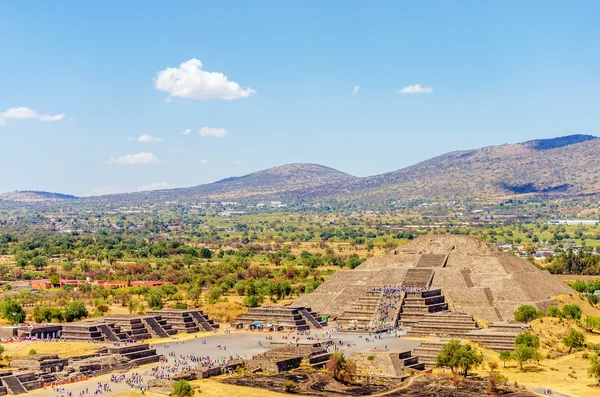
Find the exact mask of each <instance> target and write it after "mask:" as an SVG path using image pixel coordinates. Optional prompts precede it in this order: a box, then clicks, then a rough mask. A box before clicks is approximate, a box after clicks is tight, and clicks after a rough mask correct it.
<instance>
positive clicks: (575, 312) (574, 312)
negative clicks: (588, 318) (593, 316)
mask: <svg viewBox="0 0 600 397" xmlns="http://www.w3.org/2000/svg"><path fill="white" fill-rule="evenodd" d="M562 314H563V317H564V318H572V319H573V320H579V319H581V308H580V307H579V306H577V305H565V306H564V307H563V309H562Z"/></svg>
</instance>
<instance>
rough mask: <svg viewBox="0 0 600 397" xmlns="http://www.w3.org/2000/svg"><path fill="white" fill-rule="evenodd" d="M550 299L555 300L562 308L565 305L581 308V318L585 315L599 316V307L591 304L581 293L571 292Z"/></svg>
mask: <svg viewBox="0 0 600 397" xmlns="http://www.w3.org/2000/svg"><path fill="white" fill-rule="evenodd" d="M552 299H554V300H555V301H556V303H557V304H558V307H560V309H561V310H562V308H563V306H565V305H577V306H579V307H580V308H581V311H582V318H583V317H585V316H588V315H589V316H597V317H598V316H600V307H598V306H592V305H590V303H589V302H588V300H587V299H586V298H585V296H583V295H581V294H573V295H572V296H571V295H559V296H555V297H553V298H552Z"/></svg>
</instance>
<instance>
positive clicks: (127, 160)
mask: <svg viewBox="0 0 600 397" xmlns="http://www.w3.org/2000/svg"><path fill="white" fill-rule="evenodd" d="M158 162H159V160H158V158H157V157H156V156H155V155H154V153H145V152H141V153H136V154H126V155H125V156H119V157H118V158H116V159H115V158H113V157H111V158H110V159H109V160H108V164H122V165H137V164H153V163H158Z"/></svg>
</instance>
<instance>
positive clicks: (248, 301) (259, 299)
mask: <svg viewBox="0 0 600 397" xmlns="http://www.w3.org/2000/svg"><path fill="white" fill-rule="evenodd" d="M263 301H264V296H262V295H249V296H246V297H244V305H246V306H248V307H258V306H260V305H262V303H263Z"/></svg>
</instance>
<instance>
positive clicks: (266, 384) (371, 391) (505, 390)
mask: <svg viewBox="0 0 600 397" xmlns="http://www.w3.org/2000/svg"><path fill="white" fill-rule="evenodd" d="M287 381H292V382H294V385H295V388H294V390H293V393H294V394H297V395H303V396H320V397H341V396H369V395H377V396H386V397H400V396H402V397H446V396H447V397H473V396H475V397H477V396H481V397H483V396H489V394H488V393H487V386H488V384H487V381H484V380H483V381H482V380H475V379H468V380H467V379H462V378H461V380H460V384H459V386H458V389H457V388H456V386H455V385H454V382H453V380H452V378H450V377H447V376H443V375H425V374H423V375H419V376H417V377H415V378H413V379H411V380H409V381H407V382H405V383H404V384H402V383H399V382H388V383H386V384H378V385H367V386H354V385H344V384H342V383H340V382H337V381H336V380H334V379H333V378H332V376H331V375H330V374H328V373H326V372H322V371H304V370H298V371H293V372H287V373H280V374H276V375H245V376H241V377H234V378H228V379H225V380H223V382H224V383H228V384H233V385H238V386H247V387H254V388H262V389H266V390H270V391H278V392H279V391H282V390H283V385H284V383H285V382H287ZM498 395H503V396H511V397H533V396H535V394H533V393H531V392H528V391H525V390H523V389H521V388H515V387H514V386H512V385H501V386H500V390H499V392H498Z"/></svg>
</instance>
